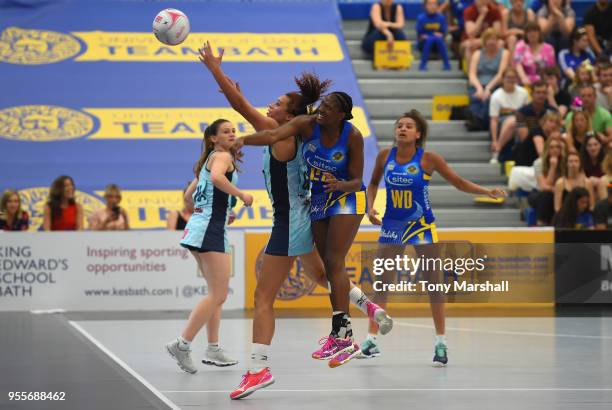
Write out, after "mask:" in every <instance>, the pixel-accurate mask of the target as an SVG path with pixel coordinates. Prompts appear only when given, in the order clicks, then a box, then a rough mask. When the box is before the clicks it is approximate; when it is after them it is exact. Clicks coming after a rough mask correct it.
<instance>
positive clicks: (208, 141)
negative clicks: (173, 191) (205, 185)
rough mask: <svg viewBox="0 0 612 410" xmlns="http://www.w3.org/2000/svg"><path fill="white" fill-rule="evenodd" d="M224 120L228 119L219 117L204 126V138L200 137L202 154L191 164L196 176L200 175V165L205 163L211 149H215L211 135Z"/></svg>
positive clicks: (215, 132) (216, 131) (217, 130)
mask: <svg viewBox="0 0 612 410" xmlns="http://www.w3.org/2000/svg"><path fill="white" fill-rule="evenodd" d="M225 122H229V121H228V120H226V119H224V118H219V119H217V120H215V121H213V123H212V124H210V125H209V126H208V127H206V129H205V130H204V138H203V139H202V148H201V151H202V155H201V156H200V159H198V162H196V163H195V165H194V166H193V172H194V173H195V176H196V178H199V177H200V172H201V171H202V167H203V166H204V164H205V163H206V160H207V159H208V156H209V155H210V153H211V152H213V150H214V149H215V143H214V142H213V140H212V137H213V135H217V133H218V132H219V126H221V124H223V123H225Z"/></svg>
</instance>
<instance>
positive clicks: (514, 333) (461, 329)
mask: <svg viewBox="0 0 612 410" xmlns="http://www.w3.org/2000/svg"><path fill="white" fill-rule="evenodd" d="M395 324H396V325H398V326H404V327H417V328H425V329H433V328H434V326H432V325H418V324H416V323H406V322H399V321H397V320H396V321H395ZM446 330H455V331H458V332H473V333H488V334H494V335H511V336H540V337H569V338H575V339H597V340H599V339H604V340H612V336H594V335H572V334H566V333H542V332H520V331H513V330H488V329H471V328H464V327H450V326H446Z"/></svg>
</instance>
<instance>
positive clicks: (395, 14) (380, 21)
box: [361, 0, 406, 55]
mask: <svg viewBox="0 0 612 410" xmlns="http://www.w3.org/2000/svg"><path fill="white" fill-rule="evenodd" d="M404 24H405V20H404V9H403V8H402V5H401V4H397V3H394V2H393V0H382V1H381V2H380V3H374V4H373V5H372V9H371V10H370V23H369V25H368V31H367V32H366V34H365V36H364V37H363V41H362V42H361V48H362V49H363V51H365V52H366V53H367V54H369V55H372V54H374V43H375V42H376V41H378V40H387V44H388V45H389V48H393V42H394V41H395V40H406V34H404V31H403V29H404Z"/></svg>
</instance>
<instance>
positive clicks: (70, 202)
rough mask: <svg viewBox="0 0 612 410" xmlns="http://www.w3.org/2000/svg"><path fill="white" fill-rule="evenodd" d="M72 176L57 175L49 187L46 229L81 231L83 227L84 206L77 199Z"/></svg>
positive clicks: (44, 215)
mask: <svg viewBox="0 0 612 410" xmlns="http://www.w3.org/2000/svg"><path fill="white" fill-rule="evenodd" d="M75 190H76V188H75V186H74V181H73V180H72V178H71V177H69V176H66V175H62V176H60V177H57V178H56V179H55V181H53V184H51V188H50V189H49V199H48V200H47V203H46V204H45V208H44V211H43V229H44V230H45V231H80V230H82V229H83V207H82V206H81V204H78V203H77V202H76V200H75V197H74V195H75Z"/></svg>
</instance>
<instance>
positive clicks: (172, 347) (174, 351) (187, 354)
mask: <svg viewBox="0 0 612 410" xmlns="http://www.w3.org/2000/svg"><path fill="white" fill-rule="evenodd" d="M166 351H167V352H168V354H169V355H170V356H171V357H172V358H173V359H174V360H176V363H177V364H178V367H180V368H181V370H183V371H185V372H187V373H191V374H194V373H195V372H197V371H198V369H197V368H196V367H195V366H194V364H193V361H192V360H191V349H187V350H183V349H181V348H180V347H179V341H178V339H176V340H174V341H172V342H169V343H166Z"/></svg>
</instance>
